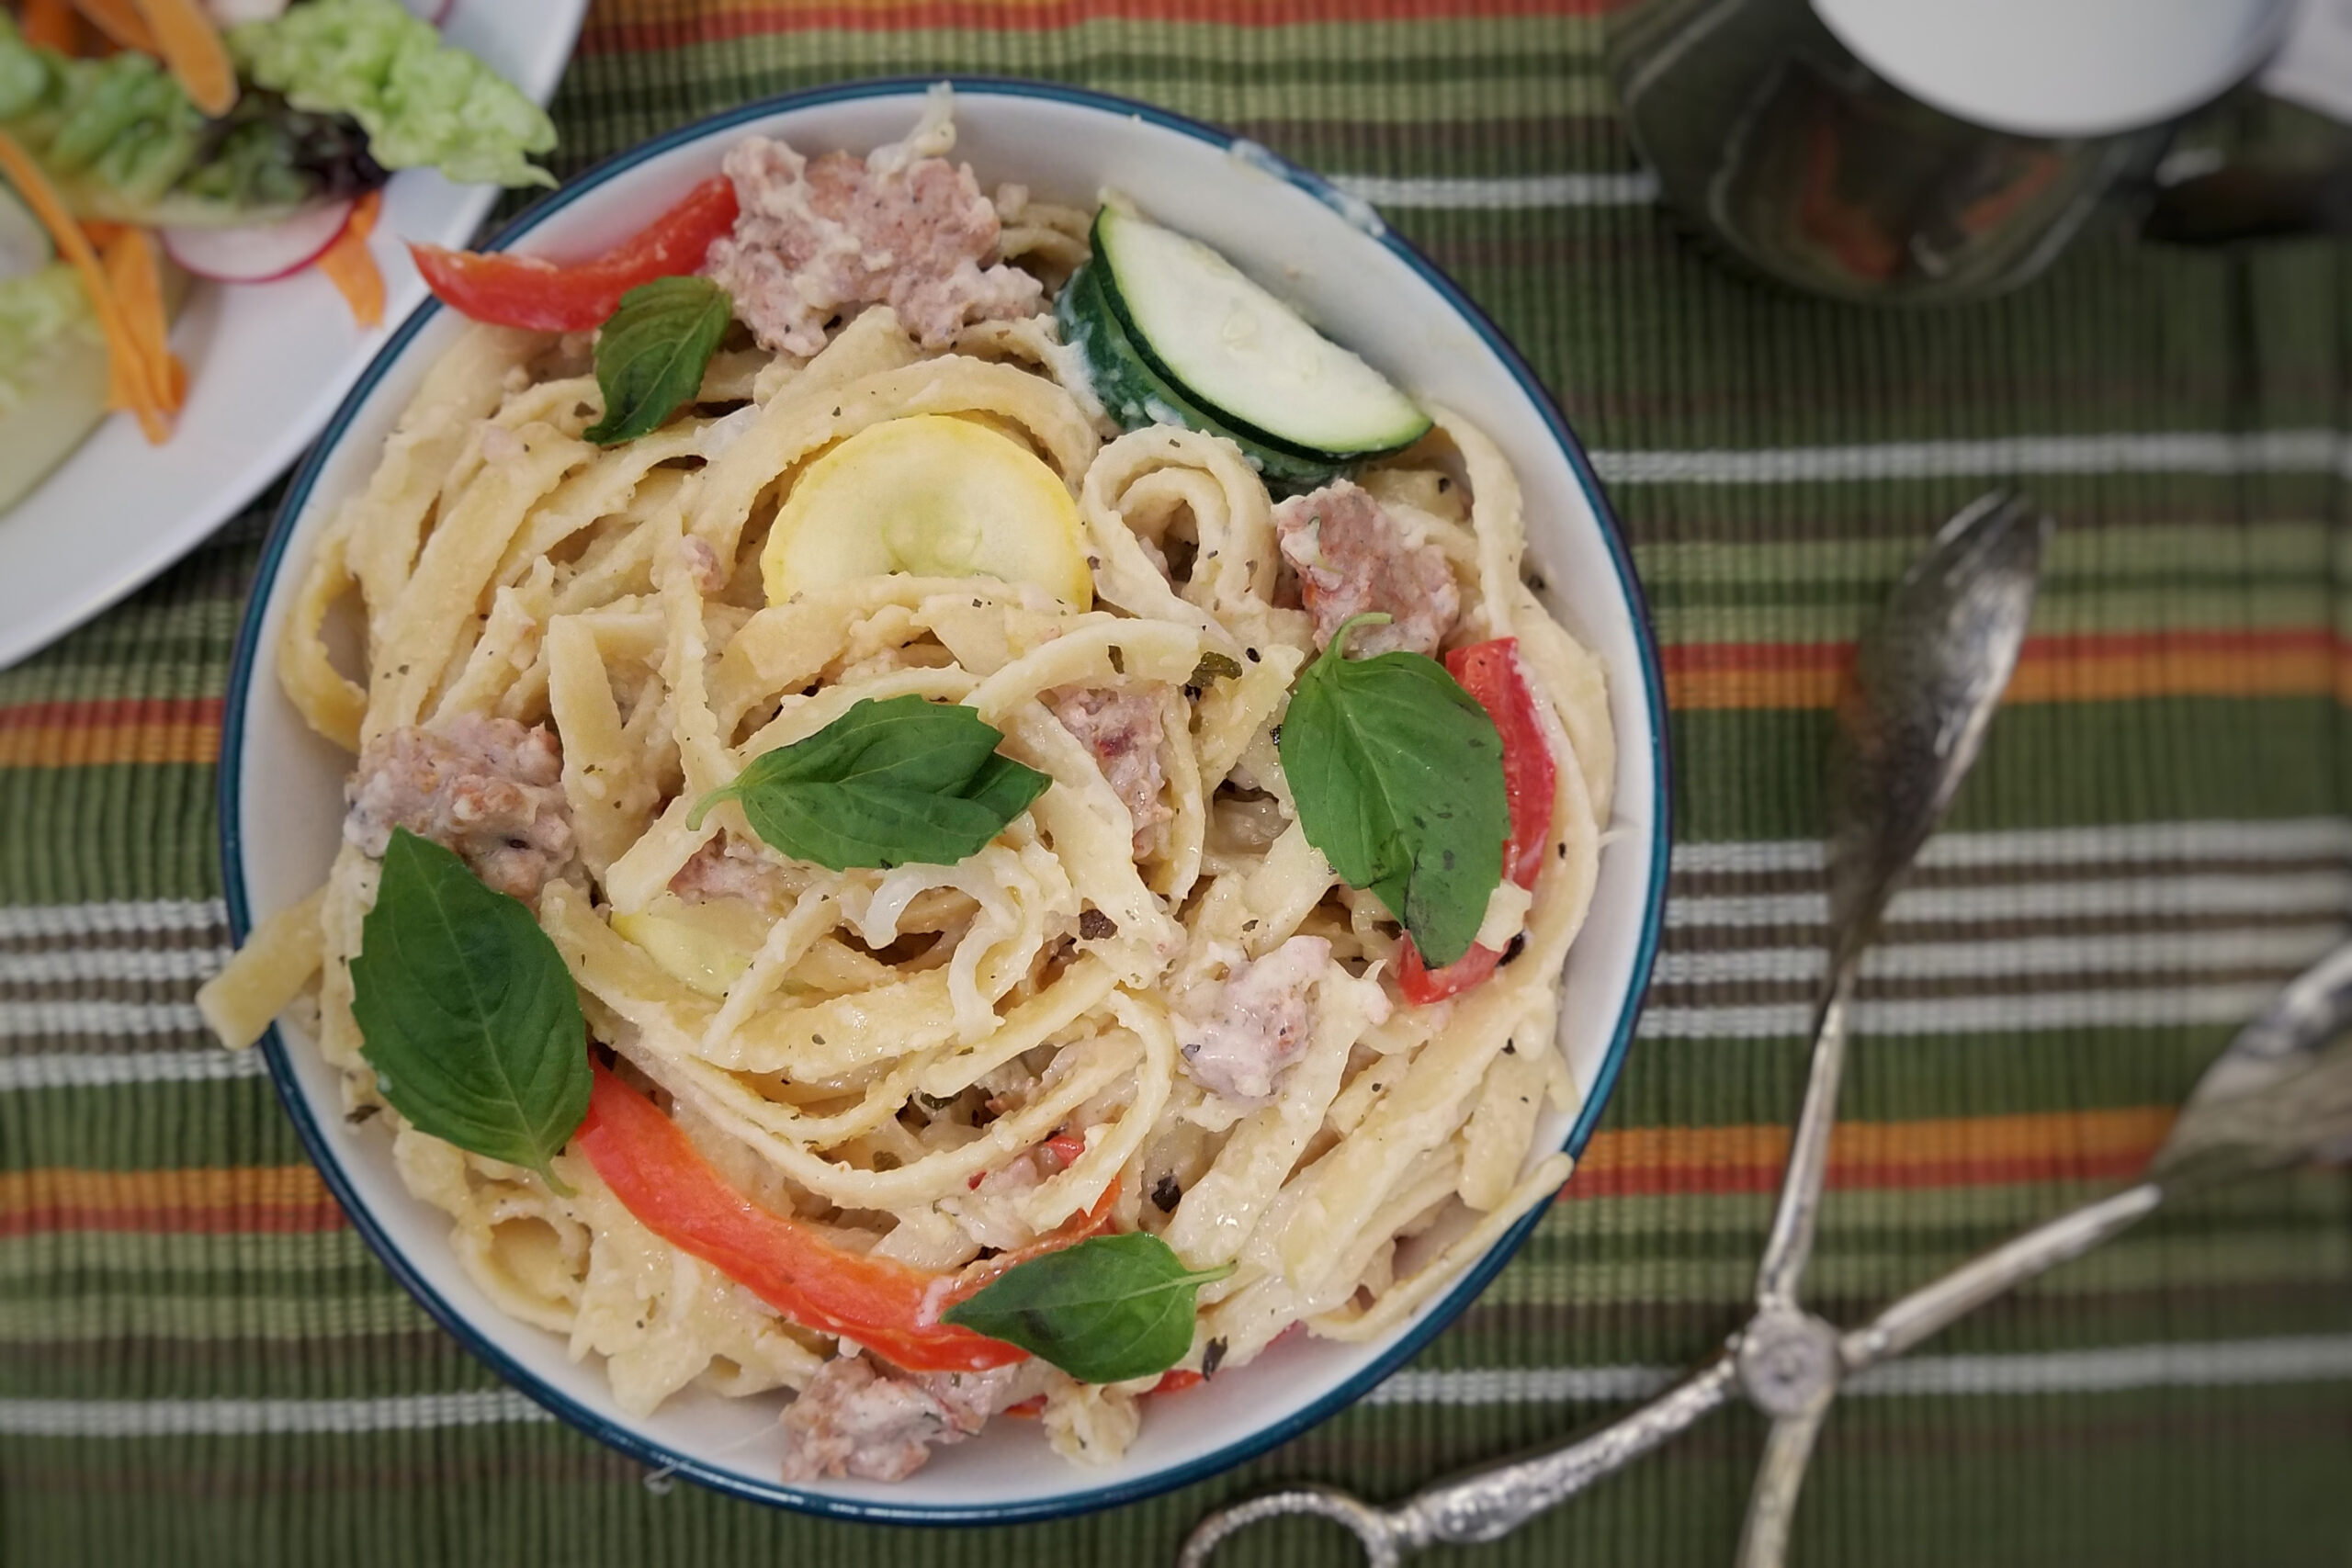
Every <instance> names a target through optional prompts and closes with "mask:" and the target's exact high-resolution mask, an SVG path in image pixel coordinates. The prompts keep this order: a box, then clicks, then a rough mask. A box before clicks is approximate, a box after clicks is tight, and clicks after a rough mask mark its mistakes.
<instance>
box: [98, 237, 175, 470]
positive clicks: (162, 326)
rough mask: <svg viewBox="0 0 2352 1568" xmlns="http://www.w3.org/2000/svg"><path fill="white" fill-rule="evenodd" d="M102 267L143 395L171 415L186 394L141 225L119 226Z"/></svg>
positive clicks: (158, 266) (153, 256)
mask: <svg viewBox="0 0 2352 1568" xmlns="http://www.w3.org/2000/svg"><path fill="white" fill-rule="evenodd" d="M106 268H107V287H109V288H112V289H113V290H114V299H115V307H116V309H118V310H120V311H121V312H122V324H123V326H124V327H125V328H126V329H128V330H129V332H130V336H131V340H132V342H133V343H134V344H136V345H137V347H138V351H139V361H140V363H139V368H140V372H141V376H142V377H143V378H144V380H145V392H146V400H147V402H148V403H149V404H150V405H152V406H153V408H154V409H155V411H156V412H158V413H161V414H164V415H166V416H168V415H171V414H175V413H177V412H179V411H180V405H181V403H182V401H183V400H185V398H186V394H187V370H186V369H185V368H183V367H181V365H180V363H179V361H178V360H177V359H175V358H174V357H173V355H172V350H171V343H170V339H171V333H172V323H171V318H170V316H169V315H168V314H167V313H166V312H165V310H164V275H163V264H162V262H161V260H160V259H159V257H158V255H157V250H156V244H155V236H154V235H153V234H151V233H149V232H148V231H146V230H144V229H125V230H123V231H121V232H120V233H119V234H117V235H116V236H115V237H114V239H113V240H111V241H110V242H108V243H107V247H106ZM145 423H146V422H145V421H144V420H141V424H142V425H143V424H145ZM168 429H169V427H168V426H166V432H167V433H168Z"/></svg>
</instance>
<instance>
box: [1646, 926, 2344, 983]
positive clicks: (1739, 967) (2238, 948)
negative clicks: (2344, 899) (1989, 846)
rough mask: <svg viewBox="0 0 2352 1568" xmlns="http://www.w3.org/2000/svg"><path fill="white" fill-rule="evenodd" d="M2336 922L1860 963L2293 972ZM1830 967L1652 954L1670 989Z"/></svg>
mask: <svg viewBox="0 0 2352 1568" xmlns="http://www.w3.org/2000/svg"><path fill="white" fill-rule="evenodd" d="M2344 936H2345V929H2344V927H2343V925H2342V924H2341V923H2338V922H2334V921H2330V922H2327V923H2324V924H2316V925H2296V926H2250V927H2244V928H2240V929H2237V930H2223V931H2128V932H2118V933H2114V934H2110V935H2100V936H2040V937H2026V938H2020V939H2018V940H2015V941H1999V942H1882V943H1881V944H1880V945H1878V946H1876V947H1873V948H1871V950H1870V953H1869V954H1868V955H1867V956H1865V957H1864V958H1863V960H1862V975H1863V977H1864V978H1866V979H1872V980H1988V979H1999V978H2002V977H2004V976H2012V975H2157V976H2168V975H2175V974H2178V973H2179V972H2181V971H2183V970H2190V971H2194V970H2199V969H2256V968H2266V969H2267V968H2275V969H2301V967H2302V966H2303V965H2305V964H2310V963H2312V962H2313V961H2314V960H2316V959H2317V958H2318V957H2319V956H2320V955H2321V954H2322V953H2325V952H2327V951H2328V949H2330V948H2332V947H2334V946H2335V945H2336V944H2337V943H2338V942H2342V941H2343V940H2344ZM1827 967H1828V957H1827V954H1826V953H1824V952H1823V950H1822V949H1820V948H1818V947H1750V948H1733V949H1729V950H1727V951H1720V952H1707V953H1660V954H1659V955H1658V961H1657V973H1656V975H1655V976H1654V977H1655V978H1656V979H1657V981H1658V982H1659V983H1660V984H1662V985H1669V986H1731V985H1758V984H1767V985H1769V984H1774V983H1781V984H1793V983H1800V982H1801V983H1804V984H1811V983H1813V982H1815V981H1817V980H1819V979H1820V978H1821V976H1822V973H1823V971H1824V970H1826V968H1827Z"/></svg>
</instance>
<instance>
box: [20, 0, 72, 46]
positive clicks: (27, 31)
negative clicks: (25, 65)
mask: <svg viewBox="0 0 2352 1568" xmlns="http://www.w3.org/2000/svg"><path fill="white" fill-rule="evenodd" d="M17 31H18V32H20V33H22V34H23V35H24V39H25V41H26V42H27V43H28V44H31V45H33V46H34V47H35V48H38V49H53V50H55V51H57V52H58V53H60V54H79V53H81V52H82V23H81V20H80V18H79V17H75V16H74V6H73V4H72V0H25V9H24V14H23V15H22V16H20V17H17Z"/></svg>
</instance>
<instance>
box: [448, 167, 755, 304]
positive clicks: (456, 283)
mask: <svg viewBox="0 0 2352 1568" xmlns="http://www.w3.org/2000/svg"><path fill="white" fill-rule="evenodd" d="M735 212H736V203H735V186H734V185H733V184H732V183H731V182H729V180H728V179H727V178H726V177H725V176H723V175H713V176H712V177H711V178H709V179H707V180H705V181H703V182H702V184H700V185H698V186H695V187H694V189H692V190H690V191H688V192H687V193H686V197H685V199H684V201H681V202H679V203H678V205H677V206H675V207H673V208H672V209H670V210H669V211H667V212H664V213H663V214H662V216H661V217H659V218H657V219H655V220H653V221H652V222H650V223H649V224H647V225H646V226H645V227H644V228H643V229H640V230H639V231H638V232H637V233H636V234H634V235H633V236H631V237H630V238H628V239H627V240H624V241H622V242H621V243H619V244H618V245H616V246H614V247H613V248H612V249H611V250H609V251H606V252H605V254H603V255H601V256H598V257H596V258H595V259H594V261H584V262H574V263H571V264H570V265H560V264H558V263H555V262H551V261H547V260H545V259H543V258H541V257H538V256H518V255H515V254H512V253H511V252H507V251H449V250H444V249H442V248H441V247H440V246H439V245H411V246H409V248H408V249H409V254H411V255H413V256H414V257H415V258H416V270H417V271H419V272H421V273H423V274H424V283H425V287H426V288H430V289H432V290H433V292H434V293H435V295H436V296H437V297H438V298H439V299H440V300H441V302H442V303H443V304H445V305H447V306H448V307H449V308H450V309H451V310H456V311H457V312H458V314H460V315H462V316H468V317H470V318H472V319H473V320H474V321H487V322H489V323H491V324H492V325H493V326H501V327H524V328H527V329H529V330H530V331H533V332H542V333H584V332H590V331H593V330H594V329H595V328H597V327H600V326H603V325H604V324H605V318H606V317H608V316H610V315H611V314H612V313H613V310H614V309H615V308H616V307H617V306H618V305H619V304H620V302H621V296H622V295H624V294H626V293H628V291H629V290H630V289H632V288H636V287H637V286H638V285H639V284H640V283H650V282H652V281H653V280H654V279H655V278H657V277H673V276H677V275H678V274H681V273H689V272H695V271H698V270H700V268H701V266H702V264H703V256H704V254H706V253H707V252H708V251H709V249H710V246H711V242H712V241H714V240H717V239H719V238H721V237H723V236H724V235H726V234H728V233H730V232H731V231H733V230H734V227H735Z"/></svg>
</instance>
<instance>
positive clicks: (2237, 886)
mask: <svg viewBox="0 0 2352 1568" xmlns="http://www.w3.org/2000/svg"><path fill="white" fill-rule="evenodd" d="M1828 914H1829V907H1828V900H1827V898H1826V897H1825V896H1824V895H1822V894H1819V893H1746V894H1727V895H1703V896H1701V895H1691V896H1686V897H1680V898H1672V899H1668V901H1667V906H1666V923H1667V924H1668V925H1669V926H1674V927H1678V928H1684V929H1689V928H1693V927H1708V926H1817V925H1820V924H1822V923H1823V922H1824V921H1825V920H1826V919H1827V918H1828ZM2341 914H2352V872H2344V871H2294V872H2287V873H2273V874H2236V875H2229V874H2214V875H2188V876H2124V877H2109V878H2102V879H2098V880H2085V881H2080V882H2011V883H2001V884H1995V885H1992V886H1981V887H1913V888H1909V889H1906V890H1905V891H1904V892H1902V893H1899V894H1897V895H1895V897H1894V903H1893V904H1892V905H1891V906H1889V907H1888V909H1887V919H1888V921H1889V923H1890V924H1894V925H1904V924H1907V923H1913V922H1920V921H1928V920H1943V921H1951V922H1955V923H1972V924H1974V923H1982V922H1985V921H1991V920H2014V919H2045V920H2046V919H2108V918H2112V917H2118V916H2131V915H2138V916H2143V917H2145V916H2151V915H2171V916H2188V915H2207V916H2211V915H2341Z"/></svg>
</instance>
